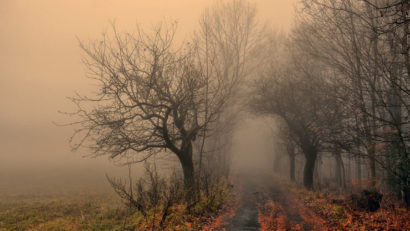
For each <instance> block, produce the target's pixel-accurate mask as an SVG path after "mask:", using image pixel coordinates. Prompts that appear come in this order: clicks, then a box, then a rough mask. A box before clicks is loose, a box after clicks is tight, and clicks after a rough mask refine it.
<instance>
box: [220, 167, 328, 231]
mask: <svg viewBox="0 0 410 231" xmlns="http://www.w3.org/2000/svg"><path fill="white" fill-rule="evenodd" d="M235 181H236V184H237V185H238V184H239V185H240V187H239V188H240V190H239V196H240V201H241V203H240V205H239V206H238V208H236V209H235V212H234V214H232V216H227V217H225V218H224V219H223V221H222V222H221V225H220V227H218V228H217V229H214V230H228V231H231V230H232V231H247V230H326V229H325V227H324V226H323V223H324V222H323V220H321V218H319V217H317V216H316V215H315V214H314V213H313V212H312V211H310V210H309V209H307V208H306V207H304V206H303V204H302V203H301V202H299V201H297V200H295V199H294V198H293V197H292V196H291V195H290V194H289V192H286V191H285V190H281V189H280V187H279V185H278V183H276V182H274V180H273V177H272V176H271V175H269V174H263V173H257V174H250V173H247V174H238V175H237V176H236V179H235Z"/></svg>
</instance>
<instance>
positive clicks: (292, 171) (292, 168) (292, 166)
mask: <svg viewBox="0 0 410 231" xmlns="http://www.w3.org/2000/svg"><path fill="white" fill-rule="evenodd" d="M289 161H290V180H291V181H293V182H294V181H295V155H294V154H291V155H289Z"/></svg>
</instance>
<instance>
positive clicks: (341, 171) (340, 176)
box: [334, 151, 346, 188]
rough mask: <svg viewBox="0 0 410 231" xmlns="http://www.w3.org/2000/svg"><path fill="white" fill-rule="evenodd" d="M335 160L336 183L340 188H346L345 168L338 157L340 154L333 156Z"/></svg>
mask: <svg viewBox="0 0 410 231" xmlns="http://www.w3.org/2000/svg"><path fill="white" fill-rule="evenodd" d="M334 155H335V159H336V178H337V182H338V184H339V186H340V187H342V188H345V187H346V181H345V180H346V179H345V167H344V164H343V159H342V156H341V155H340V152H339V151H337V152H336V153H335V154H334Z"/></svg>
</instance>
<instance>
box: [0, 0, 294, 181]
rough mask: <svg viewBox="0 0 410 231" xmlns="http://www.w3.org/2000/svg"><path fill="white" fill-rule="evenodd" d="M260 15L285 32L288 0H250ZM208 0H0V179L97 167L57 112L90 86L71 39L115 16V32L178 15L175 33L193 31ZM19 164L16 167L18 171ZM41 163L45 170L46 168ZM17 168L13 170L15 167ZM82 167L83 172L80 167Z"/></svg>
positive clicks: (96, 32)
mask: <svg viewBox="0 0 410 231" xmlns="http://www.w3.org/2000/svg"><path fill="white" fill-rule="evenodd" d="M254 2H256V3H257V7H258V13H259V15H260V16H261V19H260V21H263V20H265V19H266V20H268V22H269V23H271V24H272V25H273V26H274V27H275V28H277V29H278V30H281V29H282V30H285V31H286V30H288V29H289V27H290V25H291V23H292V18H293V9H292V4H293V2H294V1H293V0H281V1H277V0H255V1H254ZM211 3H212V1H209V0H194V1H193V0H172V1H171V0H121V1H115V0H77V1H73V0H0V147H1V150H0V180H3V181H4V180H5V179H8V180H9V181H10V180H11V179H14V177H15V176H16V175H19V174H23V173H27V174H28V175H30V174H35V173H39V172H45V173H44V174H48V173H49V172H53V171H59V170H61V169H62V168H68V166H70V167H69V168H72V169H80V170H81V171H84V172H86V171H88V170H89V169H103V170H101V171H97V173H96V174H99V173H100V172H102V173H103V172H104V171H106V170H105V169H107V168H109V166H111V164H110V163H108V161H107V158H106V157H102V158H99V159H83V158H81V156H82V155H84V154H86V153H85V152H86V150H83V151H82V152H76V153H72V152H71V151H70V149H69V145H68V138H69V136H70V134H71V133H72V128H70V127H57V126H55V125H54V124H53V122H57V123H61V122H68V121H69V120H68V119H67V118H66V117H64V116H62V115H60V114H59V113H58V110H61V111H70V110H72V109H74V107H73V106H72V104H71V102H70V101H69V100H67V99H66V97H67V96H72V95H73V94H74V92H75V91H78V92H80V93H86V92H88V91H89V90H90V89H92V87H93V85H92V84H91V82H90V80H88V79H87V78H85V70H84V67H83V65H82V63H81V51H80V49H79V47H78V41H77V39H76V37H78V38H79V39H81V40H85V41H87V40H88V39H98V38H99V37H100V36H101V33H102V32H103V31H104V30H107V29H108V28H109V23H110V21H113V20H115V22H116V25H117V26H118V28H119V29H120V30H124V31H132V30H133V29H134V28H135V25H136V24H137V23H138V24H139V25H141V26H142V27H144V28H147V27H150V26H151V25H153V24H155V23H158V22H160V21H161V20H164V19H173V20H177V21H178V31H177V33H178V36H177V38H178V39H184V38H185V39H189V38H188V37H189V36H190V34H191V33H192V31H193V30H194V29H195V26H196V25H197V21H198V18H199V16H200V14H201V12H202V11H203V10H204V9H205V8H206V7H208V6H210V5H211ZM21 169H24V172H23V173H22V172H21ZM47 169H48V170H47ZM18 172H20V173H18ZM88 172H90V171H88Z"/></svg>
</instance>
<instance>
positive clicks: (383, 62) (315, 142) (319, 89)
mask: <svg viewBox="0 0 410 231" xmlns="http://www.w3.org/2000/svg"><path fill="white" fill-rule="evenodd" d="M302 5H303V6H302V8H301V9H300V11H299V12H298V17H297V20H296V21H297V23H296V24H297V25H296V27H295V29H294V30H293V31H292V32H291V33H290V35H289V38H287V39H286V41H285V42H283V44H284V45H283V46H284V47H285V49H284V51H285V52H281V58H283V60H285V61H283V62H278V61H277V60H276V59H272V60H276V61H275V62H273V63H272V64H271V65H270V67H268V68H266V69H265V70H263V72H262V73H261V74H260V75H261V78H260V79H259V80H258V81H256V84H255V89H254V95H253V98H252V100H251V102H250V105H251V108H252V109H253V111H255V112H258V113H262V114H268V115H275V116H278V117H279V118H280V119H281V121H282V123H283V124H284V127H285V129H282V131H283V132H282V135H281V137H282V138H283V140H284V141H285V142H284V143H285V145H287V146H288V148H287V150H288V152H287V153H288V154H289V157H290V160H291V161H290V163H291V164H290V165H291V178H294V173H292V172H294V169H293V168H294V166H295V164H294V160H295V158H294V156H295V150H296V151H297V150H299V152H301V153H303V155H304V157H305V165H304V174H303V175H304V178H303V183H304V185H305V186H306V187H307V188H312V187H313V186H314V184H313V178H314V171H315V164H316V162H317V158H318V156H319V155H322V154H331V155H332V156H333V157H334V158H335V161H336V164H337V168H336V171H338V173H336V176H338V177H339V178H340V179H339V181H340V182H341V186H343V185H345V182H344V181H345V177H343V178H342V176H343V175H344V169H345V168H344V165H345V164H344V159H346V158H349V159H351V158H353V159H355V161H356V162H357V164H356V168H357V174H356V175H357V177H358V179H359V181H360V180H361V178H362V177H361V175H362V173H361V169H362V168H361V166H362V165H364V166H366V167H367V168H368V170H369V173H370V174H369V175H370V181H371V184H370V186H371V187H375V186H376V185H377V183H383V185H384V187H385V188H386V189H389V190H391V191H393V192H395V193H397V195H398V196H399V197H401V198H402V199H404V200H405V202H406V203H407V205H409V204H410V191H409V190H410V188H409V187H410V171H409V170H410V159H409V156H408V154H409V144H410V140H409V139H410V137H409V130H410V119H409V106H410V96H409V93H410V89H409V87H410V81H409V79H410V77H409V73H410V62H409V46H410V45H409V41H408V38H409V11H410V4H409V1H408V0H385V1H382V0H361V1H353V0H335V1H333V0H304V1H302ZM292 166H293V167H292ZM316 168H317V166H316ZM340 171H342V173H340ZM292 174H293V176H292Z"/></svg>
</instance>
